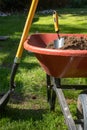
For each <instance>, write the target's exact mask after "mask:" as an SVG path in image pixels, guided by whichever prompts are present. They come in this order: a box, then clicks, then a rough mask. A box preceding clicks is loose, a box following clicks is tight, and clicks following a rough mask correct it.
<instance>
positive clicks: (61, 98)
mask: <svg viewBox="0 0 87 130" xmlns="http://www.w3.org/2000/svg"><path fill="white" fill-rule="evenodd" d="M53 84H54V86H53V88H54V90H55V92H56V95H57V97H58V100H59V104H60V106H61V109H62V112H63V114H64V117H65V120H66V124H67V126H68V129H69V130H76V125H75V122H74V120H73V118H72V115H71V113H70V111H69V108H68V105H67V103H66V100H65V97H64V94H63V92H62V89H61V87H60V82H59V79H58V78H54V77H53Z"/></svg>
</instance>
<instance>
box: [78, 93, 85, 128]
mask: <svg viewBox="0 0 87 130" xmlns="http://www.w3.org/2000/svg"><path fill="white" fill-rule="evenodd" d="M77 112H78V119H80V120H83V125H82V128H83V130H87V94H80V95H79V97H78V101H77Z"/></svg>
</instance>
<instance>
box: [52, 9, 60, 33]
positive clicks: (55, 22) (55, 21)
mask: <svg viewBox="0 0 87 130" xmlns="http://www.w3.org/2000/svg"><path fill="white" fill-rule="evenodd" d="M53 22H54V28H55V32H58V31H59V26H58V14H57V12H56V11H54V12H53Z"/></svg>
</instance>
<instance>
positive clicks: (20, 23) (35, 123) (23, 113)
mask: <svg viewBox="0 0 87 130" xmlns="http://www.w3.org/2000/svg"><path fill="white" fill-rule="evenodd" d="M57 12H58V14H59V28H60V33H82V34H85V33H86V34H87V9H83V8H81V9H59V10H57ZM26 18H27V13H14V14H11V15H10V16H6V17H0V36H2V35H8V36H9V39H7V40H6V41H0V93H3V92H6V91H7V90H8V89H9V81H10V73H11V67H12V64H13V61H14V57H15V54H16V51H17V48H18V44H19V42H20V38H21V35H22V31H23V27H24V25H25V21H26ZM37 32H39V33H42V32H44V33H50V32H52V33H53V32H55V31H54V25H53V17H52V14H42V13H36V14H35V17H34V20H33V23H32V25H31V28H30V32H29V34H32V33H37ZM15 83H16V89H15V93H14V95H12V97H11V99H10V101H9V103H8V105H7V106H6V108H5V110H4V112H1V113H0V130H67V126H66V124H65V120H64V116H63V114H62V112H61V109H60V106H59V104H58V102H56V108H55V112H50V110H49V104H48V103H47V96H46V74H45V72H44V71H43V69H42V68H41V67H40V65H39V63H38V61H37V59H36V58H35V56H34V54H33V53H29V52H27V51H25V50H24V52H23V55H22V59H21V63H20V65H19V68H18V71H17V74H16V77H15ZM62 84H87V79H86V78H83V79H81V78H79V79H78V78H76V79H70V78H68V79H62ZM79 93H80V91H74V90H66V91H64V94H65V97H66V100H67V102H68V104H69V107H70V110H71V113H72V115H73V118H76V102H77V97H78V94H79Z"/></svg>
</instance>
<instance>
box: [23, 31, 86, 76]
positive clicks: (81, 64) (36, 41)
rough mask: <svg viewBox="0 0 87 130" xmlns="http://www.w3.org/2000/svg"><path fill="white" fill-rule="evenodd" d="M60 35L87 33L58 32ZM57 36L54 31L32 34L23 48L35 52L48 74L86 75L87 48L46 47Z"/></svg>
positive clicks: (78, 35) (82, 35)
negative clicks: (59, 48)
mask: <svg viewBox="0 0 87 130" xmlns="http://www.w3.org/2000/svg"><path fill="white" fill-rule="evenodd" d="M60 35H61V36H68V37H70V36H76V37H87V34H60ZM56 38H57V34H55V33H43V34H41V33H40V34H39V33H38V34H32V35H30V36H29V37H28V39H27V40H26V41H25V43H24V48H25V49H26V50H28V51H31V52H33V53H34V54H35V56H36V57H37V59H38V60H39V62H40V65H41V67H42V68H43V69H44V70H45V72H46V73H47V74H48V75H51V76H53V77H58V78H68V77H69V78H70V77H71V78H72V77H74V78H75V77H87V50H58V49H47V48H46V46H47V44H49V43H50V42H52V41H54V40H55V39H56Z"/></svg>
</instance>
